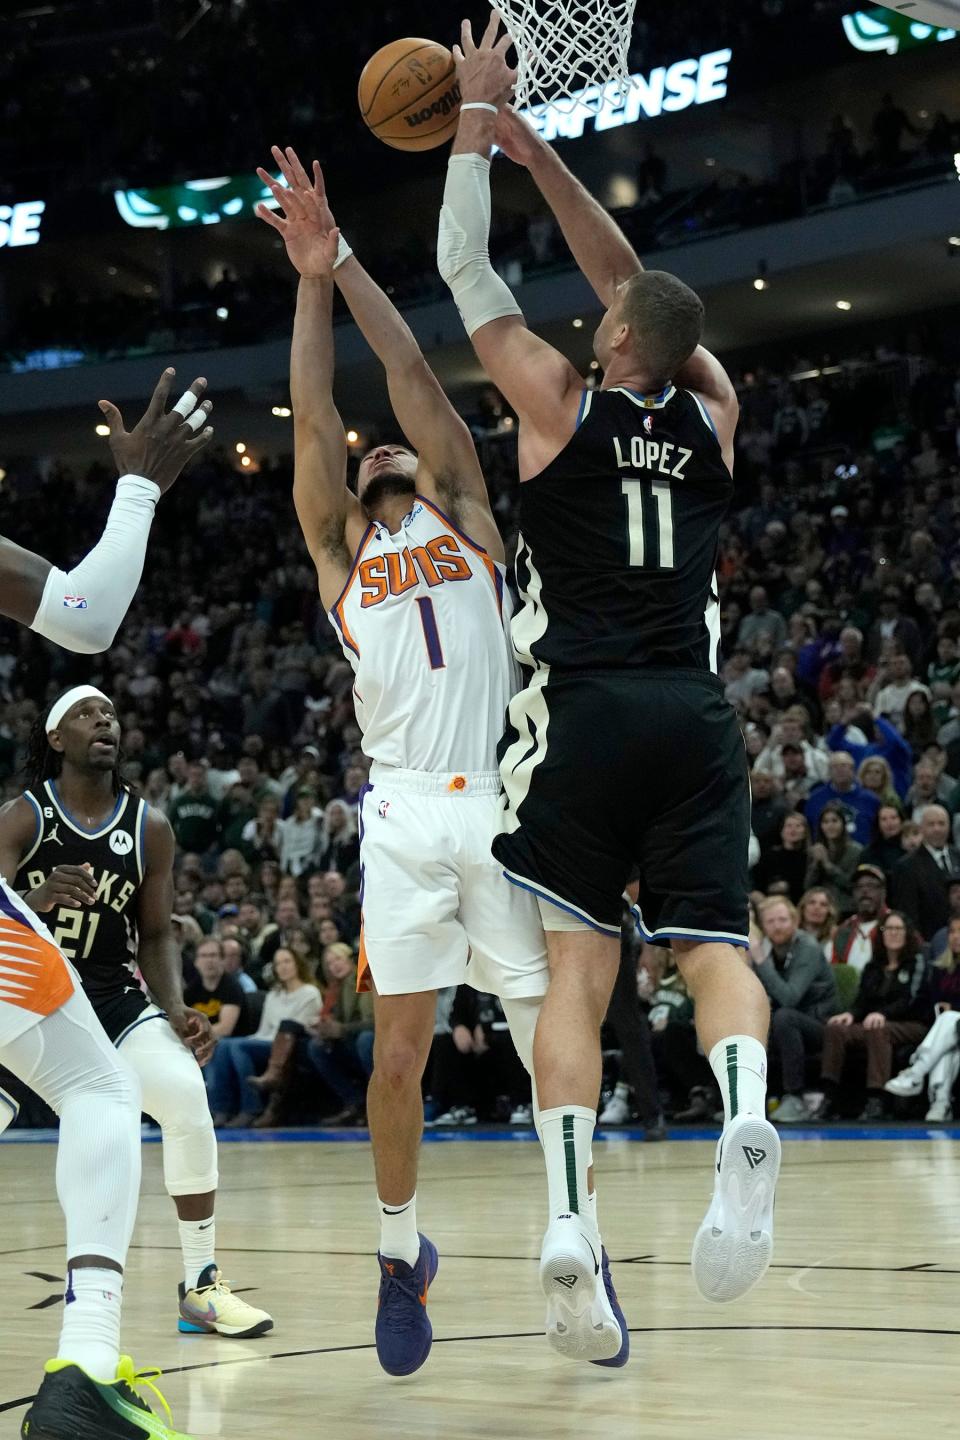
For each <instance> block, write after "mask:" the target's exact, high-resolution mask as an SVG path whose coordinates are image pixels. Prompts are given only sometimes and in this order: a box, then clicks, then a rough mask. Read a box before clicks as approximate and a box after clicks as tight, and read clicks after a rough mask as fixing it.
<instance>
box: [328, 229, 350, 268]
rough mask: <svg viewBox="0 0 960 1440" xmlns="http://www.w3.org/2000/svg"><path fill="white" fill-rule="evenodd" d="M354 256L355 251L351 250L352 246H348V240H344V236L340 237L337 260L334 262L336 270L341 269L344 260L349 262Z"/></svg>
mask: <svg viewBox="0 0 960 1440" xmlns="http://www.w3.org/2000/svg"><path fill="white" fill-rule="evenodd" d="M352 254H353V251H352V250H351V249H350V246H349V245H348V244H347V242H346V240H344V238H343V236H342V235H340V236H339V237H338V239H337V258H336V260H334V262H333V268H334V270H337V269H339V267H340V266H341V265H342V264H343V262H344V260H349V259H350V256H351V255H352Z"/></svg>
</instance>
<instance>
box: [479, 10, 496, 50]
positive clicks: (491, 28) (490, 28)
mask: <svg viewBox="0 0 960 1440" xmlns="http://www.w3.org/2000/svg"><path fill="white" fill-rule="evenodd" d="M499 29H500V16H499V15H498V14H497V12H496V10H491V11H490V19H489V20H488V21H487V28H486V30H484V32H483V39H482V40H481V41H480V48H481V49H482V50H490V49H492V47H493V42H494V40H495V39H496V38H497V31H498V30H499Z"/></svg>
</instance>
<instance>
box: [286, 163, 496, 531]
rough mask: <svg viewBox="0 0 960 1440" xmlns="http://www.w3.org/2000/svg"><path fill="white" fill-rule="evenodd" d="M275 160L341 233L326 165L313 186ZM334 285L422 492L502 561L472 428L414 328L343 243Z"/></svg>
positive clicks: (295, 167)
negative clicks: (374, 362) (413, 455)
mask: <svg viewBox="0 0 960 1440" xmlns="http://www.w3.org/2000/svg"><path fill="white" fill-rule="evenodd" d="M273 158H274V159H275V160H276V162H277V164H278V166H279V167H280V169H281V171H282V172H283V176H284V179H285V180H286V182H287V185H288V186H289V187H290V188H291V189H295V190H297V191H298V192H302V191H304V190H305V189H306V190H311V189H312V190H313V191H314V192H315V193H316V196H317V199H318V201H319V204H320V205H321V206H322V207H323V209H324V212H325V215H326V218H327V220H328V222H329V225H330V228H331V229H334V228H336V227H335V222H334V219H333V214H332V212H331V210H330V207H329V202H328V199H327V196H326V192H325V189H324V182H323V174H322V172H321V170H320V167H319V166H318V165H316V164H314V170H313V173H314V179H313V183H312V184H311V181H310V180H309V179H308V178H307V174H306V171H305V170H304V168H303V166H302V165H301V163H300V160H299V159H298V157H297V154H296V152H295V151H294V150H292V149H287V151H286V152H284V151H283V150H281V149H280V148H279V147H278V146H275V147H274V149H273ZM281 193H283V192H281ZM338 233H339V232H338ZM334 280H335V282H336V285H337V288H338V289H339V291H340V293H341V295H342V296H343V298H344V299H345V300H346V302H347V305H348V306H349V309H350V313H351V315H352V316H353V319H354V321H355V322H356V325H357V328H358V329H359V330H360V333H361V334H362V335H363V337H364V339H365V340H366V342H367V344H368V345H369V346H370V349H371V350H372V351H373V353H374V354H375V355H376V357H377V359H378V360H379V361H380V363H381V364H382V365H383V368H384V371H385V373H386V377H387V388H388V390H389V392H390V403H391V405H392V407H393V413H394V415H395V416H396V418H397V423H398V424H399V426H400V428H401V430H402V431H403V433H404V435H405V437H406V439H407V442H408V444H409V445H410V447H411V449H413V450H415V451H416V452H417V455H418V458H419V462H420V463H419V467H418V470H417V489H418V490H419V491H421V492H422V493H424V494H426V495H427V497H428V498H429V499H435V500H436V501H437V503H438V504H439V505H441V506H442V507H443V508H444V509H445V510H448V511H449V512H450V513H451V515H452V516H453V518H454V519H455V520H456V521H457V523H458V524H460V525H462V527H463V528H464V529H466V530H467V531H469V533H470V534H471V535H475V536H476V538H477V539H479V540H480V541H481V543H482V544H483V545H484V546H485V547H486V548H487V549H488V550H491V549H492V550H493V551H494V552H496V554H497V556H498V558H502V541H501V539H500V534H499V531H498V530H497V527H496V522H495V521H494V518H493V513H492V511H491V509H490V501H489V497H488V495H487V487H486V482H485V481H484V478H483V473H482V471H481V469H480V462H479V461H478V459H477V452H476V448H475V447H474V443H473V438H472V436H471V434H470V431H469V430H468V428H467V426H466V425H465V424H464V422H463V421H462V420H461V419H460V416H459V415H458V414H457V412H456V410H454V408H453V406H452V405H451V404H450V401H449V400H448V399H447V397H446V395H445V394H444V393H443V390H442V389H441V387H440V384H439V382H438V380H437V377H436V376H435V375H434V373H433V371H432V370H431V368H430V366H429V365H428V364H427V362H426V360H425V358H424V355H423V352H422V350H421V349H420V346H419V344H418V343H417V340H416V338H415V336H414V334H413V331H412V330H411V329H410V327H409V325H408V324H407V323H406V321H405V320H404V319H403V317H402V315H401V314H400V313H399V311H398V310H397V308H396V306H395V305H394V304H393V302H392V301H391V300H390V298H389V297H388V296H387V295H386V294H385V293H384V291H383V290H382V289H381V288H380V286H379V285H378V284H377V282H376V281H375V280H374V279H373V278H372V276H370V275H369V274H368V273H367V271H366V270H365V269H364V267H363V265H362V264H361V263H360V261H359V260H358V259H357V257H356V256H355V255H354V254H353V252H352V251H351V249H350V247H349V246H348V245H347V244H346V242H345V241H344V240H342V239H341V240H340V242H339V255H338V258H337V261H336V264H335V267H334Z"/></svg>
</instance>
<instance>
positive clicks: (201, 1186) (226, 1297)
mask: <svg viewBox="0 0 960 1440" xmlns="http://www.w3.org/2000/svg"><path fill="white" fill-rule="evenodd" d="M118 1049H119V1051H120V1054H121V1056H122V1057H123V1058H124V1060H126V1062H127V1064H128V1065H129V1066H130V1068H131V1069H132V1070H133V1072H134V1074H135V1075H136V1076H137V1077H138V1079H139V1081H140V1088H141V1092H142V1095H143V1108H144V1110H145V1112H146V1113H147V1114H148V1115H149V1116H151V1117H152V1118H153V1119H154V1120H156V1122H157V1124H158V1125H159V1126H160V1131H161V1135H162V1141H163V1177H164V1183H165V1185H166V1188H167V1193H168V1195H170V1197H171V1199H172V1200H173V1202H174V1205H175V1206H176V1209H177V1217H178V1221H179V1229H180V1247H181V1250H182V1252H183V1267H184V1277H183V1281H182V1282H181V1284H180V1289H179V1311H180V1319H179V1329H180V1331H181V1333H183V1334H211V1335H213V1334H215V1335H223V1336H226V1337H228V1338H230V1339H236V1340H250V1339H253V1338H255V1337H256V1336H258V1335H265V1334H266V1333H267V1331H268V1330H272V1329H273V1320H272V1319H271V1317H270V1316H269V1315H268V1314H267V1312H266V1311H265V1310H259V1309H257V1308H255V1307H254V1306H252V1305H248V1304H247V1302H246V1301H245V1300H242V1299H241V1298H240V1296H239V1295H234V1294H233V1293H232V1291H231V1290H230V1287H229V1286H228V1285H227V1284H226V1282H225V1281H224V1280H223V1277H222V1274H221V1271H220V1268H219V1266H218V1265H217V1260H216V1233H217V1232H216V1219H215V1203H216V1198H217V1184H218V1174H217V1140H216V1136H215V1134H214V1130H213V1120H212V1119H211V1116H210V1111H209V1109H208V1107H207V1103H206V1091H205V1089H204V1083H203V1075H202V1072H201V1070H200V1067H199V1065H198V1064H197V1062H196V1060H195V1059H194V1057H193V1055H192V1054H191V1053H190V1051H189V1050H188V1049H187V1048H186V1046H184V1045H183V1044H182V1043H181V1041H180V1040H179V1038H178V1037H177V1036H176V1035H175V1034H174V1032H173V1030H172V1029H171V1028H170V1026H169V1025H168V1024H167V1022H166V1020H165V1019H164V1018H163V1016H162V1015H161V1014H160V1012H159V1011H154V1013H153V1014H152V1016H150V1017H149V1018H145V1019H143V1020H141V1021H140V1022H139V1023H137V1024H136V1025H134V1026H133V1028H131V1029H130V1030H129V1031H128V1032H127V1034H126V1035H125V1036H124V1037H123V1038H122V1040H121V1041H120V1042H119V1045H118Z"/></svg>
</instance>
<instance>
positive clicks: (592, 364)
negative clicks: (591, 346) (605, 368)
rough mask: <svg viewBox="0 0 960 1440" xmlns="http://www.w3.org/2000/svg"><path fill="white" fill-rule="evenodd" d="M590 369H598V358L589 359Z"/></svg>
mask: <svg viewBox="0 0 960 1440" xmlns="http://www.w3.org/2000/svg"><path fill="white" fill-rule="evenodd" d="M590 369H591V370H599V369H600V361H599V360H591V361H590Z"/></svg>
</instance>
